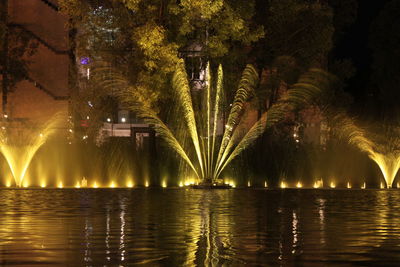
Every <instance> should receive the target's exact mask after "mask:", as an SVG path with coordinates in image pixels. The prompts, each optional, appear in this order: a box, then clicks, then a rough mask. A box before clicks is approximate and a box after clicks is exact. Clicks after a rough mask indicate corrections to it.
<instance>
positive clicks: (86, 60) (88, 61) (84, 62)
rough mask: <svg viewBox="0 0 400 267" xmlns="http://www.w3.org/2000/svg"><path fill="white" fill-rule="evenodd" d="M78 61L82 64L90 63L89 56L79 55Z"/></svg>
mask: <svg viewBox="0 0 400 267" xmlns="http://www.w3.org/2000/svg"><path fill="white" fill-rule="evenodd" d="M80 63H81V64H82V65H87V64H89V63H90V58H89V57H81V60H80Z"/></svg>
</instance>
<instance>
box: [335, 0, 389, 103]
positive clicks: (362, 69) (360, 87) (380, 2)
mask: <svg viewBox="0 0 400 267" xmlns="http://www.w3.org/2000/svg"><path fill="white" fill-rule="evenodd" d="M389 1H390V0H375V1H366V0H359V1H358V14H357V19H356V21H355V22H354V23H353V24H352V25H351V26H350V27H349V28H348V30H347V31H346V32H345V35H344V36H343V38H342V39H341V40H340V42H339V43H338V44H337V46H336V48H335V50H334V55H335V57H336V58H340V59H342V58H348V59H351V60H352V61H353V64H354V66H355V68H356V73H355V75H354V76H353V77H352V78H351V79H350V80H349V82H348V85H347V87H346V88H345V90H346V91H347V92H348V93H350V94H351V95H352V96H353V97H354V106H353V108H356V109H360V108H361V109H362V106H364V105H365V101H366V97H367V94H368V82H369V79H370V75H371V69H370V67H371V63H372V56H371V50H370V49H369V48H368V41H369V34H370V26H371V23H373V21H374V20H375V18H376V17H377V16H378V15H379V12H380V11H381V10H382V9H383V7H384V6H385V4H386V3H387V2H389Z"/></svg>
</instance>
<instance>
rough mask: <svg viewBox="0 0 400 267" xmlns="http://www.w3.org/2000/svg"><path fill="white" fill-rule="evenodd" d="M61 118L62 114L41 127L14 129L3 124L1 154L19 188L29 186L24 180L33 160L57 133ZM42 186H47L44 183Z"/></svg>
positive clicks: (5, 123)
mask: <svg viewBox="0 0 400 267" xmlns="http://www.w3.org/2000/svg"><path fill="white" fill-rule="evenodd" d="M60 118H62V114H60V113H59V114H56V115H54V116H53V117H51V118H50V119H49V120H48V121H47V122H46V123H45V124H44V126H41V127H40V126H39V127H22V126H19V127H13V125H12V124H11V123H9V122H8V121H5V122H3V124H2V130H1V132H0V152H1V153H2V154H3V156H4V158H5V159H6V161H7V164H8V166H9V167H10V170H11V173H12V175H13V178H14V182H15V185H16V186H17V187H22V186H24V187H27V186H28V185H29V182H28V181H24V178H25V174H26V172H27V170H28V168H29V165H30V163H31V161H32V158H33V157H34V156H35V154H36V152H37V151H38V149H39V148H40V147H41V146H42V145H43V144H44V143H45V142H46V140H47V138H48V137H49V136H50V135H51V134H52V133H53V132H54V131H55V129H56V127H57V124H58V123H60ZM41 186H42V187H45V186H46V185H45V184H43V182H42V184H41Z"/></svg>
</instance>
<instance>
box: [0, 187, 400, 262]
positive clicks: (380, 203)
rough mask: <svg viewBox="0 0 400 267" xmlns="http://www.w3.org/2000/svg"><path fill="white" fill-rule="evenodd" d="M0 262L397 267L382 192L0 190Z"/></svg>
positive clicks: (393, 194) (390, 205) (398, 251)
mask: <svg viewBox="0 0 400 267" xmlns="http://www.w3.org/2000/svg"><path fill="white" fill-rule="evenodd" d="M0 206H1V208H0V218H1V219H0V265H25V266H32V265H35V266H40V265H47V266H53V265H69V266H103V265H107V266H115V265H120V266H130V265H132V264H135V263H140V264H145V265H151V266H161V265H162V266H185V265H186V266H189V265H190V266H193V265H197V266H221V265H234V266H240V265H243V264H249V265H258V266H293V265H302V266H320V265H331V266H340V265H342V266H349V265H361V266H365V265H369V266H377V265H380V266H388V265H400V223H399V222H400V194H399V192H398V191H395V190H393V191H385V190H295V189H293V190H255V189H243V190H212V191H202V190H189V189H187V190H185V189H179V190H176V189H163V190H160V189H134V190H132V189H131V190H129V189H113V190H107V189H98V190H83V189H81V190H72V189H68V190H32V189H31V190H11V189H10V190H0Z"/></svg>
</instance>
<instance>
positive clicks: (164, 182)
mask: <svg viewBox="0 0 400 267" xmlns="http://www.w3.org/2000/svg"><path fill="white" fill-rule="evenodd" d="M161 186H162V187H163V188H166V187H167V181H165V180H164V181H162V183H161Z"/></svg>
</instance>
